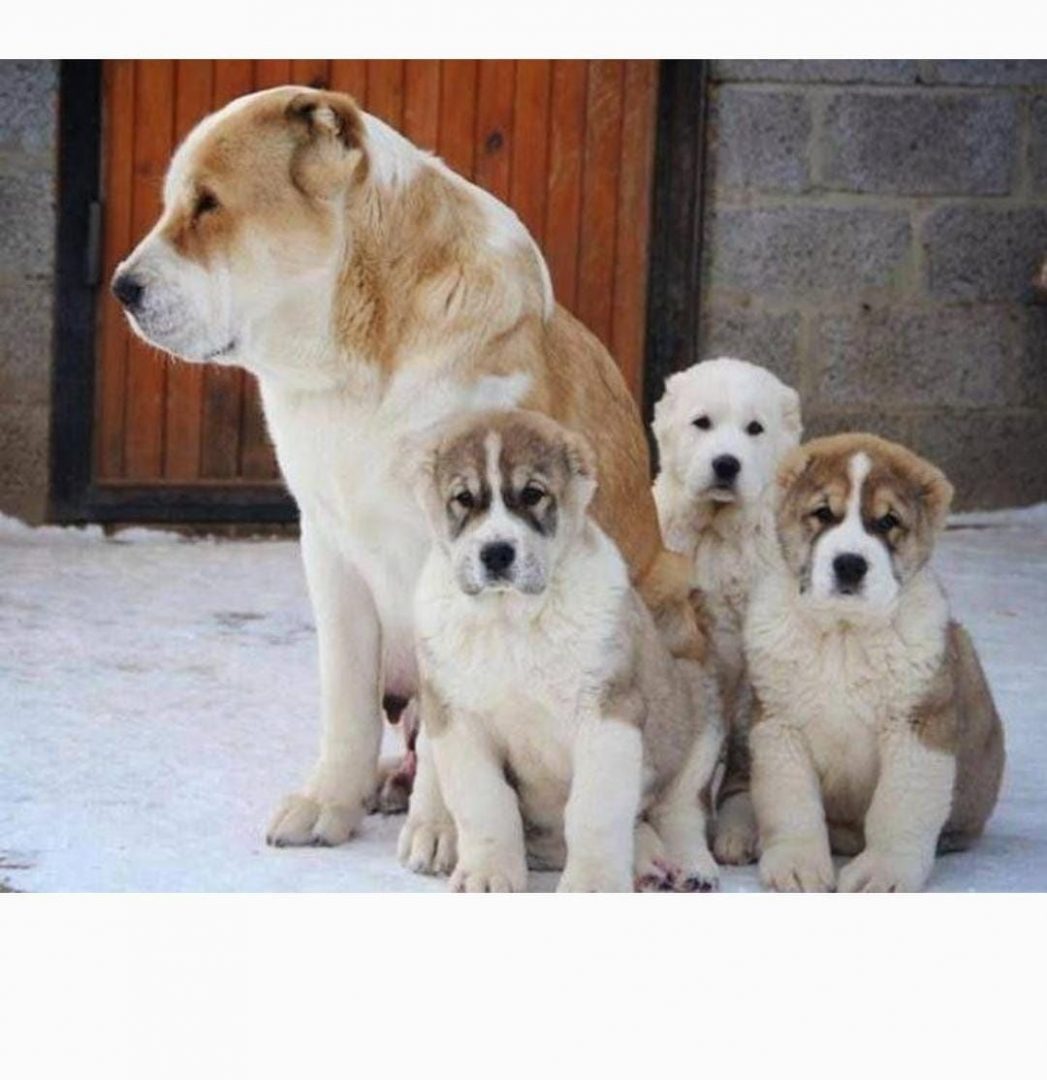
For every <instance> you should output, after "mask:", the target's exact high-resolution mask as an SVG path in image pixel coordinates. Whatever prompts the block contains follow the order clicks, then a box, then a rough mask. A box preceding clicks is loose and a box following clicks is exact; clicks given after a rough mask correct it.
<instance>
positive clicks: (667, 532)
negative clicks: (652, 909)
mask: <svg viewBox="0 0 1047 1080" xmlns="http://www.w3.org/2000/svg"><path fill="white" fill-rule="evenodd" d="M800 432H801V424H800V399H799V396H798V395H797V393H796V391H795V390H793V389H791V388H790V387H788V386H786V385H785V384H784V383H783V382H781V381H780V380H779V379H777V378H776V377H775V376H774V375H772V374H771V373H770V372H769V371H767V370H766V369H765V368H762V367H758V366H757V365H755V364H750V363H747V362H746V361H744V360H732V359H726V358H725V359H720V360H706V361H704V362H702V363H700V364H695V365H694V366H693V367H691V368H688V369H687V370H686V371H681V372H679V373H678V374H676V375H673V376H671V377H670V378H669V380H668V381H667V382H666V384H665V394H664V395H663V396H662V399H661V400H660V401H659V402H658V404H657V405H656V406H655V412H654V434H655V437H656V439H657V440H658V452H659V453H658V456H659V463H660V472H659V473H658V478H657V479H656V480H655V484H654V497H655V502H656V504H657V506H658V517H659V520H660V522H661V526H662V532H663V534H664V536H665V542H666V546H667V547H669V548H670V550H672V551H678V552H680V553H681V554H683V555H686V556H687V557H688V558H689V559H690V560H691V561H692V565H693V568H694V576H693V579H692V581H693V584H694V585H695V586H696V587H697V588H699V589H701V591H702V593H703V598H704V600H705V608H706V611H707V613H708V615H709V618H710V620H711V623H712V639H713V647H714V650H715V654H716V666H717V675H718V679H719V684H720V693H721V695H722V697H723V705H724V715H725V720H726V723H727V729H728V732H729V736H728V754H727V769H726V773H725V776H724V781H723V784H722V785H721V787H720V791H719V797H718V798H719V807H718V812H717V820H716V836H715V841H714V851H715V853H716V857H717V858H718V859H719V860H720V862H726V863H746V862H751V861H752V860H753V859H754V858H755V857H756V846H757V843H756V842H757V837H756V820H755V817H754V815H753V810H752V803H751V801H750V799H749V794H748V772H749V770H748V747H747V732H748V727H749V712H750V708H751V690H750V686H749V682H748V679H747V678H746V673H745V662H744V655H743V647H742V628H743V622H744V619H745V611H746V607H747V605H748V600H749V593H750V590H751V588H752V584H753V582H754V580H755V579H756V577H757V576H758V575H759V573H760V569H761V566H764V565H765V564H766V558H767V555H768V549H767V545H768V542H769V540H770V538H772V537H773V515H772V511H771V494H772V492H773V487H774V483H773V481H774V475H775V471H776V469H777V466H778V464H779V462H780V461H781V459H782V457H783V456H784V455H785V453H786V452H787V451H789V450H791V449H792V448H793V447H794V446H796V445H797V443H798V442H799V440H800ZM770 542H772V543H773V540H770Z"/></svg>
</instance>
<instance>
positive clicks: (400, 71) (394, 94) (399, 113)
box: [367, 60, 404, 131]
mask: <svg viewBox="0 0 1047 1080" xmlns="http://www.w3.org/2000/svg"><path fill="white" fill-rule="evenodd" d="M367 111H368V112H369V113H373V114H374V115H375V116H377V117H378V119H379V120H384V121H385V122H386V123H387V124H389V125H390V126H391V127H394V128H396V130H397V131H399V130H400V128H401V127H402V126H403V122H404V62H403V60H368V61H367Z"/></svg>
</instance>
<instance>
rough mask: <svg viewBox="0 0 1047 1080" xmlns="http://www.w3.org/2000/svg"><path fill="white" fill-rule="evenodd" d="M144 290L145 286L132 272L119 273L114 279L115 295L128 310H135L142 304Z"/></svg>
mask: <svg viewBox="0 0 1047 1080" xmlns="http://www.w3.org/2000/svg"><path fill="white" fill-rule="evenodd" d="M144 292H145V286H144V285H143V284H142V283H141V282H140V281H139V280H138V279H137V278H136V277H133V276H132V275H131V274H118V275H117V276H116V277H115V278H114V279H113V296H115V297H116V298H117V300H119V301H120V303H121V304H123V305H124V307H125V308H127V310H128V311H134V310H135V309H136V308H138V307H140V306H141V303H142V294H143V293H144Z"/></svg>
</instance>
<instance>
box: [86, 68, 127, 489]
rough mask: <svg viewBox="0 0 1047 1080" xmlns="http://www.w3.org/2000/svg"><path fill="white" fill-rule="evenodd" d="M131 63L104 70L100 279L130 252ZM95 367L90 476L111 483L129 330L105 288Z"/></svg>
mask: <svg viewBox="0 0 1047 1080" xmlns="http://www.w3.org/2000/svg"><path fill="white" fill-rule="evenodd" d="M134 87H135V62H134V61H133V60H106V61H104V67H103V91H102V101H103V111H104V125H105V128H104V138H105V161H104V179H103V183H104V185H105V186H104V189H103V190H104V197H105V204H104V205H105V242H104V245H103V260H102V263H103V265H102V280H103V281H104V282H108V281H110V280H111V279H112V276H113V271H114V270H115V269H116V267H117V264H118V263H119V262H120V260H121V259H122V258H123V257H124V256H125V255H126V254H127V253H128V252H129V251H130V250H131V243H132V239H131V211H132V201H133V200H132V189H133V178H134V131H135V123H134V103H135V89H134ZM99 296H100V298H101V318H100V326H99V347H98V368H97V385H98V392H97V395H96V402H97V405H96V408H95V438H94V443H95V460H94V475H95V476H96V477H97V478H98V479H99V480H115V479H118V478H119V477H121V476H122V475H123V471H124V399H125V391H126V384H125V378H126V371H127V350H128V328H127V323H126V321H125V319H124V315H123V311H122V310H121V308H120V305H119V304H118V303H117V301H116V298H115V297H114V296H113V295H112V294H111V293H110V291H109V290H108V289H107V288H103V289H100V290H99Z"/></svg>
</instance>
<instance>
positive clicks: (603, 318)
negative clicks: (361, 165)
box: [92, 60, 658, 520]
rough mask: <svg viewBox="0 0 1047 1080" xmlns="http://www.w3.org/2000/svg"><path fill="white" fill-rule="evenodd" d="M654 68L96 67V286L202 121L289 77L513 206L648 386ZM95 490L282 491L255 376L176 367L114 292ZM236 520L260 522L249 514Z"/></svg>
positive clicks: (465, 64)
mask: <svg viewBox="0 0 1047 1080" xmlns="http://www.w3.org/2000/svg"><path fill="white" fill-rule="evenodd" d="M657 79H658V66H657V62H656V61H646V60H629V61H621V60H597V61H585V60H556V61H549V60H519V61H512V60H441V61H437V60H406V61H405V60H113V61H106V62H105V64H104V67H103V87H102V90H103V104H102V111H103V149H102V157H103V163H102V165H103V181H102V183H103V199H102V204H103V220H102V262H103V266H102V275H103V277H102V280H103V281H108V280H109V278H110V276H111V274H112V272H113V269H114V268H115V266H116V264H117V262H118V261H119V260H120V259H121V258H123V257H124V255H126V253H127V252H129V251H130V250H131V249H132V248H133V247H134V245H135V244H136V243H137V241H138V240H139V239H140V238H141V237H142V236H143V235H144V233H145V232H146V231H147V230H148V229H149V228H150V226H151V225H152V223H153V221H154V220H155V219H156V216H157V214H158V212H159V209H160V190H161V183H162V179H163V174H164V170H165V168H166V165H167V162H168V160H169V159H170V156H171V153H172V151H173V149H174V148H175V147H176V146H177V144H178V142H179V141H180V140H181V139H182V138H183V137H184V136H185V134H186V133H187V132H188V131H189V130H190V129H191V128H192V126H193V125H194V124H195V123H196V122H197V121H198V120H199V119H200V118H201V117H203V116H205V115H206V114H207V113H209V112H211V111H213V110H214V109H216V108H218V107H220V106H221V105H223V104H224V103H225V102H227V101H229V100H231V99H232V98H235V97H238V96H239V95H241V94H245V93H248V92H250V91H251V90H256V89H262V88H265V87H269V86H279V85H282V84H285V83H288V82H292V83H300V84H306V85H312V86H324V87H331V88H333V89H336V90H343V91H346V92H348V93H350V94H352V95H353V96H354V97H355V98H356V99H357V101H358V102H360V104H361V105H363V107H364V108H365V109H367V111H369V112H371V113H374V114H375V115H377V116H379V117H381V118H382V119H383V120H385V121H387V122H388V123H390V124H392V125H393V126H394V127H396V128H398V129H399V130H401V131H402V132H404V134H405V135H406V136H407V137H408V138H409V139H411V140H412V141H413V142H415V143H416V144H417V145H419V146H421V147H424V148H426V149H434V150H435V151H436V152H437V153H438V154H439V155H440V156H441V157H442V158H443V159H444V160H445V161H446V162H447V163H448V164H449V165H450V166H451V168H453V169H455V170H456V171H458V172H460V173H461V174H463V175H464V176H467V177H469V178H471V179H472V180H474V181H475V182H476V183H478V184H480V185H481V186H483V187H485V188H487V189H488V190H489V191H491V192H493V193H494V194H495V195H497V196H498V197H499V198H500V199H503V200H505V201H506V202H508V203H509V204H510V205H511V206H513V207H514V209H515V210H516V211H517V213H518V214H519V215H520V217H521V218H522V220H523V221H524V223H525V224H526V225H527V227H528V228H529V229H530V231H531V232H532V234H533V235H534V236H535V238H536V239H537V241H538V243H539V245H540V246H541V248H542V250H543V251H544V252H545V255H546V258H547V260H548V263H549V269H550V272H551V274H552V279H553V287H554V290H555V292H556V296H557V299H558V300H559V301H560V302H561V303H562V304H564V305H565V306H566V307H567V308H569V309H570V310H571V311H573V312H574V313H575V314H576V315H578V316H579V317H580V318H581V319H582V320H583V321H584V322H585V323H586V324H587V325H588V326H589V327H590V328H591V329H592V330H593V331H594V332H595V333H596V334H597V335H598V336H599V337H600V338H601V339H602V340H603V341H604V342H605V344H606V345H607V346H608V347H609V348H610V350H611V352H612V354H613V355H614V356H615V358H616V359H617V361H618V363H619V364H620V366H621V368H622V371H623V373H624V374H625V377H626V380H627V381H628V384H629V386H630V388H631V389H632V391H633V393H634V394H635V395H636V396H637V398H639V396H640V394H641V391H642V385H643V347H644V327H645V310H646V284H647V244H648V230H649V222H650V216H651V214H650V202H651V189H652V176H653V167H654V139H655V102H656V96H657ZM94 401H95V415H94V429H93V430H94V447H93V466H92V472H93V476H92V479H93V482H94V485H95V486H96V487H98V488H105V489H119V488H120V487H121V485H126V486H128V487H132V486H133V487H134V488H135V489H136V490H138V491H140V490H142V488H143V487H146V488H156V489H158V490H160V489H163V488H165V487H166V488H171V489H175V488H177V489H179V490H184V489H185V488H186V487H187V486H188V487H207V488H209V489H211V490H212V491H213V490H214V489H216V488H218V489H223V490H228V491H229V493H230V498H233V497H235V493H236V491H237V490H240V491H246V490H247V489H248V488H250V489H251V490H257V489H259V488H263V489H264V488H266V487H267V486H268V485H272V486H274V487H275V486H276V485H277V484H278V474H277V469H276V464H275V461H274V458H273V454H272V449H271V447H270V445H269V442H268V439H267V436H266V433H265V428H264V423H263V420H262V416H261V411H260V407H259V401H258V391H257V387H256V385H255V382H254V379H253V378H252V377H251V376H249V375H246V374H245V373H243V372H241V371H239V370H235V369H230V368H221V367H214V366H201V365H190V364H181V363H178V362H172V361H168V360H165V359H164V358H163V357H161V356H160V355H158V354H157V353H156V351H155V350H152V349H150V348H149V347H148V346H146V345H144V344H142V343H141V342H140V341H138V340H137V339H136V338H134V337H133V335H132V334H131V333H130V331H129V330H128V328H127V325H126V322H125V321H124V318H123V316H122V314H121V312H120V310H119V307H118V305H117V304H116V302H115V301H114V300H113V298H112V297H111V296H110V295H109V294H108V292H107V291H106V292H104V294H103V297H102V300H101V311H100V318H99V328H98V347H97V370H96V379H95V395H94ZM239 516H241V517H243V518H245V519H247V520H250V516H251V515H250V506H249V500H248V505H247V506H245V507H244V512H243V513H242V514H240V515H239Z"/></svg>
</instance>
